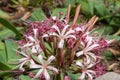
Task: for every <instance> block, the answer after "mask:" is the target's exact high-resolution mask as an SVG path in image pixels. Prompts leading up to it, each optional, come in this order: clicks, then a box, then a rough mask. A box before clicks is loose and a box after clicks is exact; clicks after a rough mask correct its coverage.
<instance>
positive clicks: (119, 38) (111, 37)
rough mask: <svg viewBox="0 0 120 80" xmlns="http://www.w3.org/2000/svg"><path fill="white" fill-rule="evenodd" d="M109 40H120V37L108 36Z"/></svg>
mask: <svg viewBox="0 0 120 80" xmlns="http://www.w3.org/2000/svg"><path fill="white" fill-rule="evenodd" d="M107 39H109V40H110V39H115V40H120V36H114V35H108V36H107Z"/></svg>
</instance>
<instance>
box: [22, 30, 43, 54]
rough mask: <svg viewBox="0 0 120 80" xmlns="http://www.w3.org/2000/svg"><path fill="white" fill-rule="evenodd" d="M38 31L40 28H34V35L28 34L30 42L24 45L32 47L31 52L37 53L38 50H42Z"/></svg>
mask: <svg viewBox="0 0 120 80" xmlns="http://www.w3.org/2000/svg"><path fill="white" fill-rule="evenodd" d="M37 31H38V29H33V32H34V36H32V35H31V36H28V37H27V39H28V42H27V43H26V44H25V45H24V46H23V48H25V47H31V52H32V53H37V52H42V49H41V47H40V45H39V40H38V39H37Z"/></svg>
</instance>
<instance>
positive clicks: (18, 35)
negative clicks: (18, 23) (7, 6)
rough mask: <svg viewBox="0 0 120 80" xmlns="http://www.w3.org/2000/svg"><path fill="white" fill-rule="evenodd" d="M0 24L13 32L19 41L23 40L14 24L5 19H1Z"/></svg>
mask: <svg viewBox="0 0 120 80" xmlns="http://www.w3.org/2000/svg"><path fill="white" fill-rule="evenodd" d="M0 23H1V24H2V25H4V26H5V27H6V28H8V29H10V30H12V31H13V32H14V33H15V34H16V35H17V37H18V38H19V39H21V35H20V33H19V31H18V30H17V29H16V28H15V26H13V25H12V24H10V23H9V22H8V21H7V20H5V19H3V18H0Z"/></svg>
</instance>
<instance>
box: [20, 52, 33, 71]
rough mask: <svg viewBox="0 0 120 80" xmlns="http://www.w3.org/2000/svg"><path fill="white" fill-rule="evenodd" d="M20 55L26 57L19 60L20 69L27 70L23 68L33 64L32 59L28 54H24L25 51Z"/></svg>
mask: <svg viewBox="0 0 120 80" xmlns="http://www.w3.org/2000/svg"><path fill="white" fill-rule="evenodd" d="M19 54H21V55H22V56H24V58H21V59H19V69H20V70H22V71H24V70H25V69H24V68H23V66H24V65H25V64H26V63H27V62H30V63H32V62H33V60H32V58H31V57H30V55H27V54H26V53H24V52H23V51H22V52H19Z"/></svg>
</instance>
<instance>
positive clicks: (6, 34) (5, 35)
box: [0, 29, 15, 40]
mask: <svg viewBox="0 0 120 80" xmlns="http://www.w3.org/2000/svg"><path fill="white" fill-rule="evenodd" d="M11 36H15V33H14V32H11V30H9V29H3V30H1V31H0V40H3V39H5V38H8V37H11Z"/></svg>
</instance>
